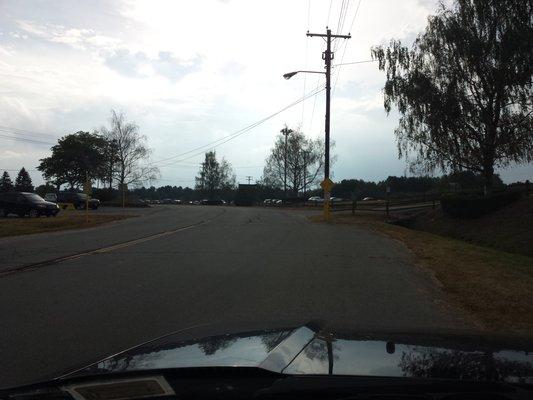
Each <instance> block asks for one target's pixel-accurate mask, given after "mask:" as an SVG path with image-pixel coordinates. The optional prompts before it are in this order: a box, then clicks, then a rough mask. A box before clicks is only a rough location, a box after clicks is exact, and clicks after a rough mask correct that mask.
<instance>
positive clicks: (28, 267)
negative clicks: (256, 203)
mask: <svg viewBox="0 0 533 400" xmlns="http://www.w3.org/2000/svg"><path fill="white" fill-rule="evenodd" d="M225 212H226V210H222V211H221V212H220V213H218V214H217V215H215V216H214V217H213V218H209V219H206V220H202V221H200V222H196V223H194V224H190V225H185V226H181V227H179V228H176V229H171V230H168V231H163V232H159V233H154V234H151V235H148V236H143V237H140V238H137V239H133V240H128V241H126V242H122V243H117V244H114V245H111V246H105V247H100V248H97V249H92V250H89V251H84V252H82V253H76V254H71V255H68V256H63V257H58V258H52V259H49V260H45V261H39V262H37V263H32V264H26V265H21V266H18V267H14V268H11V269H8V270H5V271H2V272H0V277H2V276H4V275H10V274H14V273H17V272H26V271H33V270H35V269H38V268H42V267H45V266H47V265H52V264H59V263H62V262H65V261H70V260H76V259H78V258H82V257H86V256H90V255H93V254H102V253H109V252H111V251H114V250H119V249H123V248H126V247H130V246H134V245H136V244H139V243H144V242H149V241H150V240H154V239H159V238H161V237H165V236H169V235H173V234H175V233H178V232H182V231H185V230H188V229H192V228H196V227H197V226H200V225H205V224H208V223H209V222H211V221H213V220H215V219H216V218H218V217H220V216H221V215H222V214H224V213H225Z"/></svg>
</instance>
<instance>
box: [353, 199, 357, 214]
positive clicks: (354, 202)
mask: <svg viewBox="0 0 533 400" xmlns="http://www.w3.org/2000/svg"><path fill="white" fill-rule="evenodd" d="M356 201H357V200H352V215H355V207H357V203H356Z"/></svg>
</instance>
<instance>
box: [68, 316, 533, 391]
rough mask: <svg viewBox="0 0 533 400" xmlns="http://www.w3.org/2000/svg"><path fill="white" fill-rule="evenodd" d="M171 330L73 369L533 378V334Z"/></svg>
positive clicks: (512, 380) (514, 380)
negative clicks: (204, 332) (228, 369)
mask: <svg viewBox="0 0 533 400" xmlns="http://www.w3.org/2000/svg"><path fill="white" fill-rule="evenodd" d="M201 331H202V330H201V329H198V328H191V329H187V330H184V331H180V332H177V333H174V334H170V335H167V336H164V337H161V338H158V339H155V340H152V341H150V342H147V343H145V344H142V345H140V346H137V347H134V348H131V349H129V350H126V351H124V352H121V353H119V354H116V355H114V356H111V357H108V358H105V359H103V360H101V361H98V362H96V363H94V364H91V365H89V366H87V367H84V368H81V369H78V370H76V371H75V372H71V373H68V374H65V375H63V376H62V377H61V379H63V378H72V377H80V376H86V375H95V374H107V373H123V372H130V371H145V370H161V369H163V370H164V369H167V368H191V367H258V368H262V369H264V370H268V371H272V372H276V373H285V374H296V375H300V374H320V375H357V376H370V377H416V378H428V379H434V378H446V379H460V380H461V379H464V380H475V381H480V380H482V381H500V382H510V383H517V382H519V383H527V384H533V354H532V353H531V352H532V351H533V340H531V339H523V338H501V337H487V336H465V335H456V334H424V335H421V334H411V333H362V332H359V333H358V332H353V331H346V330H342V329H339V330H337V329H321V328H320V327H319V326H316V325H314V324H309V325H306V326H301V327H296V328H279V329H271V330H254V331H248V332H240V333H231V334H223V335H215V336H206V337H199V336H197V335H198V333H199V332H201Z"/></svg>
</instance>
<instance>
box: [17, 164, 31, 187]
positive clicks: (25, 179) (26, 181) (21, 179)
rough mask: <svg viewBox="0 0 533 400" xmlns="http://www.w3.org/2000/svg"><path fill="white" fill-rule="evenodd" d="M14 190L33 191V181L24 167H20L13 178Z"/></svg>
mask: <svg viewBox="0 0 533 400" xmlns="http://www.w3.org/2000/svg"><path fill="white" fill-rule="evenodd" d="M15 190H16V191H18V192H33V183H32V181H31V178H30V174H28V171H26V168H24V167H22V168H21V169H20V171H19V173H18V175H17V178H16V179H15Z"/></svg>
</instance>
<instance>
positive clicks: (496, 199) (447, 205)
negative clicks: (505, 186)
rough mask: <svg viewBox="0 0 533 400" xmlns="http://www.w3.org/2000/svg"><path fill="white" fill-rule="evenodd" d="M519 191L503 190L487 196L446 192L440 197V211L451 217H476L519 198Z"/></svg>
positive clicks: (520, 194)
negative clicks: (446, 193)
mask: <svg viewBox="0 0 533 400" xmlns="http://www.w3.org/2000/svg"><path fill="white" fill-rule="evenodd" d="M521 196H522V193H521V192H519V191H505V192H500V193H493V194H490V195H487V196H483V195H480V194H467V195H465V194H448V195H444V196H442V198H441V207H442V211H444V212H445V213H446V214H448V215H451V216H452V217H459V218H476V217H479V216H481V215H485V214H488V213H490V212H492V211H495V210H498V209H500V208H502V207H505V206H506V205H507V204H510V203H512V202H513V201H516V200H518V199H520V197H521Z"/></svg>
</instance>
